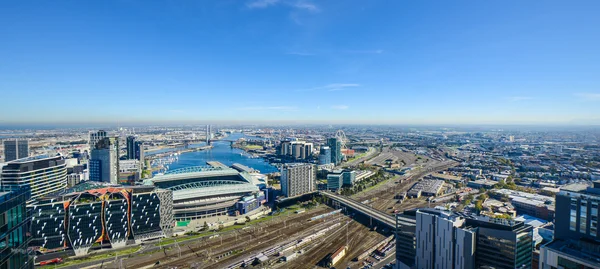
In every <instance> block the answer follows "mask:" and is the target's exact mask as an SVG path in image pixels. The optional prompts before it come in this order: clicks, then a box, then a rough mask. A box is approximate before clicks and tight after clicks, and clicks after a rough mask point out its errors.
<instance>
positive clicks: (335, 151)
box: [327, 137, 342, 165]
mask: <svg viewBox="0 0 600 269" xmlns="http://www.w3.org/2000/svg"><path fill="white" fill-rule="evenodd" d="M327 146H329V148H330V149H331V162H332V163H333V164H335V165H338V164H339V163H341V162H342V142H341V141H340V140H339V139H337V138H335V137H330V138H328V139H327Z"/></svg>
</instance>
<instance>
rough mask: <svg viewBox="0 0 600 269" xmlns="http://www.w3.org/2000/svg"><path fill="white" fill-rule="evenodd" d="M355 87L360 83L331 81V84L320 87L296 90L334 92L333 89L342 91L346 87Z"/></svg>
mask: <svg viewBox="0 0 600 269" xmlns="http://www.w3.org/2000/svg"><path fill="white" fill-rule="evenodd" d="M355 87H360V84H357V83H332V84H328V85H325V86H321V87H315V88H310V89H303V90H298V91H299V92H309V91H328V92H335V91H343V90H345V89H347V88H355Z"/></svg>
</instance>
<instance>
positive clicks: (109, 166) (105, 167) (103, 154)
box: [89, 137, 119, 184]
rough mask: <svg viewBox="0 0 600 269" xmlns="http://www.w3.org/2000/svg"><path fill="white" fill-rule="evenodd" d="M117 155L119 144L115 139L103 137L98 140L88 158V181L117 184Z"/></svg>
mask: <svg viewBox="0 0 600 269" xmlns="http://www.w3.org/2000/svg"><path fill="white" fill-rule="evenodd" d="M118 154H119V142H118V140H117V139H116V138H113V137H110V138H109V137H105V138H104V139H102V140H99V141H98V142H97V143H96V147H95V148H94V149H93V150H92V153H91V157H90V162H89V171H90V180H92V181H98V182H108V183H112V184H117V183H118V176H119V155H118Z"/></svg>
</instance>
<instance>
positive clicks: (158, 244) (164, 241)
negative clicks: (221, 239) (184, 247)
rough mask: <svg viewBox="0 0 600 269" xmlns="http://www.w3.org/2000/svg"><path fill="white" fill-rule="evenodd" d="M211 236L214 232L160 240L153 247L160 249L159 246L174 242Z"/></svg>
mask: <svg viewBox="0 0 600 269" xmlns="http://www.w3.org/2000/svg"><path fill="white" fill-rule="evenodd" d="M213 234H216V232H215V231H206V232H201V233H199V234H195V235H185V236H178V237H172V238H169V239H164V240H160V243H157V244H156V245H155V246H157V247H160V246H164V245H168V244H173V243H175V242H181V241H185V240H190V239H196V238H200V237H204V236H208V235H213Z"/></svg>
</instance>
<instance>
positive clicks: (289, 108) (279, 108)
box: [238, 106, 298, 111]
mask: <svg viewBox="0 0 600 269" xmlns="http://www.w3.org/2000/svg"><path fill="white" fill-rule="evenodd" d="M238 110H247V111H249V110H252V111H259V110H263V111H264V110H277V111H294V110H298V108H297V107H295V106H247V107H240V108H238Z"/></svg>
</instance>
